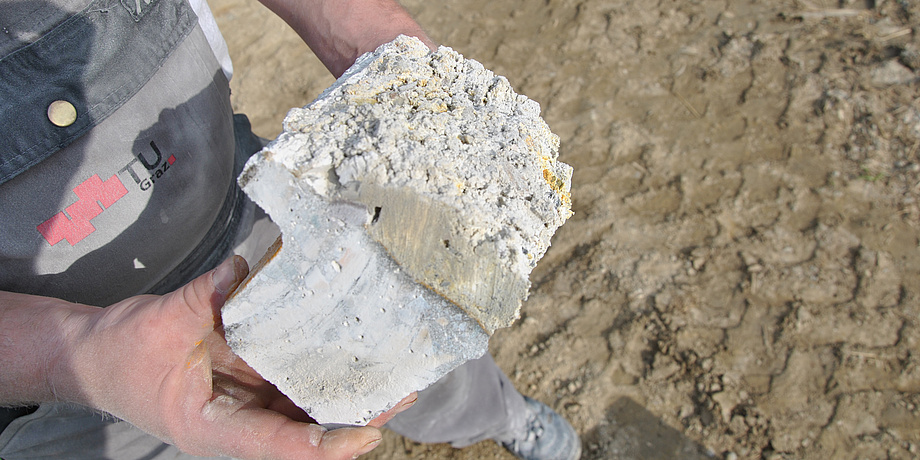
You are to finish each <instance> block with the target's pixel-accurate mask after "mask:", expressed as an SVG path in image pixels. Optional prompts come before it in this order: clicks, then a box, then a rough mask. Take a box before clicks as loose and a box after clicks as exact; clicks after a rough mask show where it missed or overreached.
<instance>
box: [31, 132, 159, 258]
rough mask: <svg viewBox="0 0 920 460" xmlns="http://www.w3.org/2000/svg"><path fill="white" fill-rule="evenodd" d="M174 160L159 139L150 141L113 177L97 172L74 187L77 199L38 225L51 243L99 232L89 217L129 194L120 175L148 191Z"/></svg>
mask: <svg viewBox="0 0 920 460" xmlns="http://www.w3.org/2000/svg"><path fill="white" fill-rule="evenodd" d="M175 162H176V156H175V155H170V156H169V157H168V158H166V159H165V160H164V159H163V153H162V152H161V151H160V148H159V147H157V144H156V142H153V141H150V151H149V152H139V153H135V155H134V158H133V159H132V160H131V161H129V162H128V164H127V165H125V167H124V168H121V169H120V170H119V171H118V173H116V174H113V175H112V177H109V178H108V179H106V180H102V179H101V178H100V177H99V175H98V174H94V175H93V176H92V177H90V178H89V179H86V180H85V181H83V182H82V183H80V185H77V186H76V187H74V189H73V192H74V194H75V195H77V202H76V203H74V204H72V205H70V206H67V207H66V208H64V210H63V211H61V212H59V213H57V214H55V215H54V216H52V217H51V218H50V219H48V220H46V221H44V222H42V223H41V224H39V225H38V226H37V227H36V228H37V229H38V232H39V233H41V234H42V236H43V237H45V240H47V241H48V243H49V244H51V245H52V246H54V245H55V244H57V243H59V242H60V241H61V240H67V242H68V243H70V245H71V246H73V245H75V244H77V243H79V242H80V241H82V240H83V239H84V238H86V237H87V236H89V235H90V234H91V233H93V232H94V231H96V227H95V226H93V224H92V223H91V222H90V220H92V219H93V218H95V217H96V216H98V215H99V214H102V212H103V211H105V210H106V209H108V208H110V207H111V206H112V205H114V204H115V203H116V202H117V201H118V200H120V199H121V198H122V197H124V196H125V195H127V194H128V189H127V188H126V187H125V185H124V183H123V182H122V181H121V179H119V177H118V175H119V174H127V175H128V176H130V177H131V179H133V180H134V183H135V185H137V187H138V188H139V189H140V190H142V191H149V190H150V189H151V187H153V184H154V183H156V181H157V180H159V179H160V178H162V177H163V175H164V174H165V173H166V171H168V170H169V168H170V167H172V165H173V164H174V163H175Z"/></svg>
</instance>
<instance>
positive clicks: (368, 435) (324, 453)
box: [203, 398, 382, 459]
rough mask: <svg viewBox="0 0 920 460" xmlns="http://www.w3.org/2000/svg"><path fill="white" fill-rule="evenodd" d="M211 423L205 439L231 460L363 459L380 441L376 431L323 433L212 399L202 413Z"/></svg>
mask: <svg viewBox="0 0 920 460" xmlns="http://www.w3.org/2000/svg"><path fill="white" fill-rule="evenodd" d="M203 414H204V415H206V416H207V418H208V419H210V420H211V421H212V423H209V424H208V426H209V429H213V430H216V431H217V432H215V433H212V434H209V435H208V436H207V437H208V438H210V439H212V440H214V441H215V442H216V444H217V445H216V446H214V447H215V448H217V449H219V451H220V452H221V454H222V455H226V456H230V457H235V458H273V459H304V458H307V459H314V458H315V459H351V458H354V457H355V456H357V455H363V454H365V453H367V452H369V451H370V450H372V449H373V448H374V447H376V446H377V445H378V444H379V443H380V440H381V438H382V437H381V433H380V430H378V429H376V428H371V427H354V428H352V427H349V428H341V429H337V430H332V431H326V429H324V428H323V427H321V426H319V425H315V424H308V423H300V422H295V421H293V420H291V419H288V418H287V417H285V416H283V415H281V414H278V413H276V412H273V411H269V410H265V409H256V408H242V409H241V408H239V406H238V405H237V403H236V402H235V401H232V400H228V399H222V398H216V399H215V400H213V401H212V402H211V403H209V405H208V407H206V408H205V409H204V412H203Z"/></svg>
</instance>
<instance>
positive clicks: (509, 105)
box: [268, 36, 572, 334]
mask: <svg viewBox="0 0 920 460" xmlns="http://www.w3.org/2000/svg"><path fill="white" fill-rule="evenodd" d="M268 150H269V151H270V152H272V155H274V157H275V161H278V162H281V163H283V164H284V165H285V166H286V167H287V168H288V169H290V170H291V171H294V172H295V174H297V175H298V177H299V179H300V180H303V181H304V182H305V183H307V184H309V186H310V187H311V188H312V189H313V190H314V191H315V192H316V193H318V194H320V195H323V196H326V197H328V198H331V199H344V200H348V201H354V202H360V203H364V204H365V205H366V206H367V207H368V209H369V210H371V211H372V212H373V214H372V219H371V222H370V225H368V231H369V232H370V234H371V235H372V236H373V237H374V239H376V240H377V241H379V242H380V243H381V244H382V245H383V246H384V247H386V248H387V250H388V251H389V253H390V255H391V256H392V257H393V258H394V259H395V260H396V261H397V262H398V263H399V264H400V265H402V266H403V267H405V268H406V269H407V270H408V271H409V273H410V274H411V275H412V276H413V277H415V279H416V280H418V281H419V282H421V283H424V284H425V285H426V286H428V287H429V288H431V289H433V290H435V291H436V292H438V293H440V294H442V295H443V296H444V297H446V298H448V299H450V300H451V301H453V302H455V303H456V304H457V305H459V306H460V307H461V308H463V309H464V310H465V311H467V313H469V314H470V316H472V317H473V318H476V320H478V321H479V322H480V324H481V325H482V326H483V328H484V329H486V330H487V331H488V332H489V333H490V334H491V333H492V332H493V331H494V330H495V329H497V328H501V327H507V326H510V325H511V323H513V322H514V320H515V319H516V318H517V317H518V311H519V308H520V305H521V301H522V300H523V299H524V298H526V296H527V290H528V288H529V287H530V282H529V279H528V275H529V274H530V272H531V270H532V269H533V268H534V267H535V266H536V263H537V261H538V260H539V259H540V258H541V257H542V256H543V254H544V253H545V252H546V249H547V248H548V247H549V244H550V238H551V237H552V235H553V233H555V231H556V229H557V228H558V227H559V226H560V225H562V223H563V222H564V221H565V220H566V219H567V218H568V217H569V216H571V214H572V213H571V200H570V197H569V189H570V179H571V175H572V170H571V168H570V167H569V166H568V165H566V164H564V163H561V162H558V161H556V157H557V156H558V150H559V138H558V137H557V136H556V135H555V134H553V133H552V132H551V131H550V130H549V128H548V127H547V125H546V123H545V122H544V121H543V119H542V118H540V106H539V105H538V104H537V103H536V102H534V101H531V100H529V99H527V98H526V97H525V96H522V95H518V94H515V92H514V91H513V90H512V88H511V85H510V84H509V83H508V80H507V79H505V78H504V77H501V76H497V75H495V74H493V73H492V72H491V71H489V70H487V69H485V68H483V66H482V65H481V64H479V63H478V62H476V61H474V60H469V59H464V58H463V56H461V55H460V54H458V53H457V52H455V51H453V50H451V49H450V48H446V47H441V48H440V49H439V50H438V51H437V52H431V51H430V50H429V49H428V48H427V47H426V46H425V45H423V44H422V42H421V41H419V40H418V39H415V38H410V37H404V36H403V37H399V38H397V39H396V40H394V41H393V42H392V43H389V44H387V45H384V46H382V47H381V48H380V49H378V50H377V52H375V53H373V54H367V55H365V56H363V57H362V58H361V59H359V60H358V62H356V63H355V65H354V66H352V68H351V69H349V70H348V72H346V74H345V75H343V76H342V77H341V78H339V80H338V81H336V83H335V84H334V85H332V86H331V87H330V88H329V89H328V90H326V91H325V92H324V93H323V94H321V95H320V96H319V98H317V100H316V101H314V102H313V103H311V104H309V105H307V106H306V107H304V108H302V109H293V110H291V112H290V113H288V116H287V118H286V119H285V121H284V133H282V134H281V135H280V136H279V137H278V139H277V140H276V141H275V142H274V143H273V144H272V145H271V146H270V147H269V148H268Z"/></svg>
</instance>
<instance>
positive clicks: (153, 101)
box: [0, 0, 260, 306]
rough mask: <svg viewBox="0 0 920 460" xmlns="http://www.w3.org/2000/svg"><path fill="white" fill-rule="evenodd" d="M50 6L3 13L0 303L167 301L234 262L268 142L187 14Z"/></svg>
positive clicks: (161, 1) (163, 3)
mask: <svg viewBox="0 0 920 460" xmlns="http://www.w3.org/2000/svg"><path fill="white" fill-rule="evenodd" d="M54 1H55V2H56V3H58V4H54V5H53V4H50V3H46V2H43V1H38V2H36V1H23V2H13V1H10V0H0V11H3V12H2V13H0V22H2V24H0V25H2V27H3V30H4V32H5V36H4V37H3V39H2V40H3V41H0V52H2V53H4V55H3V57H2V58H0V290H7V291H13V292H20V293H26V294H36V295H42V296H50V297H57V298H61V299H65V300H68V301H72V302H80V303H85V304H90V305H97V306H106V305H109V304H111V303H114V302H117V301H119V300H122V299H124V298H126V297H130V296H133V295H136V294H140V293H145V292H150V293H165V292H168V291H171V290H173V289H175V288H177V287H179V286H181V285H182V284H185V283H186V282H188V281H189V280H190V279H192V278H194V277H195V276H197V275H198V274H201V273H204V272H205V271H207V270H209V269H210V268H212V267H214V266H215V265H217V264H218V263H219V262H220V261H221V260H223V258H225V257H226V256H227V255H228V254H229V249H230V246H231V244H232V242H233V239H234V238H235V235H236V232H237V227H238V221H239V219H240V215H241V213H242V210H243V208H244V203H245V199H244V197H243V194H242V192H241V191H240V190H239V188H238V187H237V186H236V183H235V177H236V175H237V174H238V172H239V170H240V168H241V165H242V163H243V161H244V159H245V157H246V156H247V154H248V153H252V152H253V151H256V150H258V148H259V146H260V145H259V141H258V140H257V139H256V138H255V137H254V136H253V135H252V134H251V132H250V131H249V130H248V122H247V120H245V117H243V116H237V117H234V116H233V114H232V109H231V107H230V100H229V93H230V90H229V84H228V81H227V77H226V76H225V74H224V72H223V71H222V70H221V66H220V64H219V63H218V61H217V58H215V56H214V52H213V51H212V49H211V47H210V45H209V44H208V40H207V38H206V37H205V35H204V33H203V32H202V30H201V27H200V26H199V25H198V20H197V17H196V15H195V13H194V11H193V10H192V8H191V7H190V6H189V5H188V3H186V2H185V1H184V0H96V1H92V2H87V1H86V0H54ZM81 3H82V4H81ZM36 27H46V28H47V30H42V31H40V32H35V31H34V28H36ZM234 125H236V128H235V126H234Z"/></svg>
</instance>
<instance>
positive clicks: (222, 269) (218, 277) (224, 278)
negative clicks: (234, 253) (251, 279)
mask: <svg viewBox="0 0 920 460" xmlns="http://www.w3.org/2000/svg"><path fill="white" fill-rule="evenodd" d="M235 259H236V258H235V257H231V258H229V259H227V260H225V261H224V263H222V264H220V266H218V267H217V268H216V269H215V270H214V272H213V273H212V274H211V282H212V283H213V284H214V289H217V292H219V293H221V294H227V293H229V292H230V291H231V290H233V288H234V287H235V286H236V284H237V282H238V279H237V278H238V276H237V274H236V273H237V272H236V260H235Z"/></svg>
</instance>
